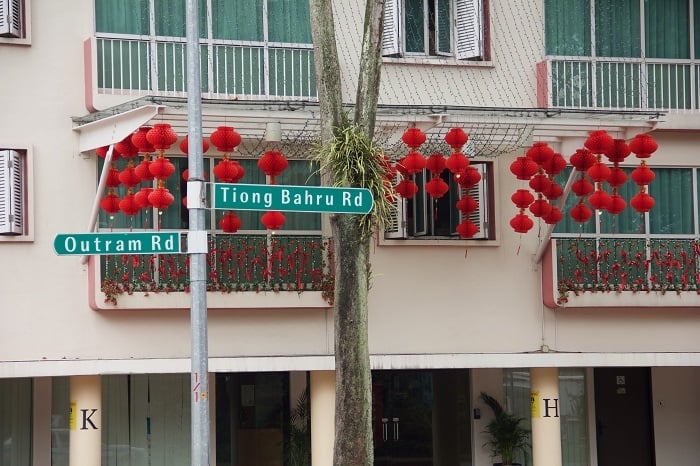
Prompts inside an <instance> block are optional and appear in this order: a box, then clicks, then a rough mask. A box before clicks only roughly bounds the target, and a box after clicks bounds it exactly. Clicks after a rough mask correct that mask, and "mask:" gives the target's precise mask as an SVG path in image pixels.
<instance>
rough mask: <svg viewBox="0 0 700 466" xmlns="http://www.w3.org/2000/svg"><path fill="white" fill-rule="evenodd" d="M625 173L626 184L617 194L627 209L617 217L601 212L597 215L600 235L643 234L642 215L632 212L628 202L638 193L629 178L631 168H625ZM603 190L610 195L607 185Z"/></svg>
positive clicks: (643, 223) (618, 189)
mask: <svg viewBox="0 0 700 466" xmlns="http://www.w3.org/2000/svg"><path fill="white" fill-rule="evenodd" d="M625 173H627V182H626V183H625V184H623V185H622V186H620V187H619V188H617V192H618V194H619V195H620V196H622V198H623V199H624V200H625V202H627V207H625V210H623V211H622V212H620V213H619V214H617V215H611V214H609V213H607V212H605V211H601V212H600V213H599V215H598V217H599V221H600V232H601V233H612V234H614V233H624V234H643V233H644V232H645V219H644V215H643V214H640V213H639V212H637V211H636V210H634V209H633V208H632V206H631V205H630V200H631V199H632V198H633V197H634V196H635V195H636V194H637V192H638V191H639V188H637V185H636V184H634V182H633V181H632V178H631V176H630V173H632V168H626V169H625ZM604 189H605V190H606V191H607V192H608V194H612V191H611V190H610V187H609V186H608V185H607V184H604Z"/></svg>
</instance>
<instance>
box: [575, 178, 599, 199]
mask: <svg viewBox="0 0 700 466" xmlns="http://www.w3.org/2000/svg"><path fill="white" fill-rule="evenodd" d="M593 189H594V188H593V185H592V184H591V182H590V181H588V180H587V179H586V178H579V179H578V180H576V181H574V182H573V184H572V185H571V191H572V192H573V193H574V194H576V195H577V196H578V197H583V196H588V195H589V194H591V193H592V192H593Z"/></svg>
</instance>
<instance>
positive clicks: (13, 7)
mask: <svg viewBox="0 0 700 466" xmlns="http://www.w3.org/2000/svg"><path fill="white" fill-rule="evenodd" d="M21 13H22V0H0V37H17V38H19V37H22V16H21Z"/></svg>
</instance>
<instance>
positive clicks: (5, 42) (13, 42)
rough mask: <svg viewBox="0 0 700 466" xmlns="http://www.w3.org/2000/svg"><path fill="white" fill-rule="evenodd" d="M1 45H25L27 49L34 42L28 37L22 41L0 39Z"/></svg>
mask: <svg viewBox="0 0 700 466" xmlns="http://www.w3.org/2000/svg"><path fill="white" fill-rule="evenodd" d="M0 45H23V46H25V47H26V46H29V45H32V40H31V38H28V37H23V38H21V39H19V38H14V37H0Z"/></svg>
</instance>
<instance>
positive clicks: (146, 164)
mask: <svg viewBox="0 0 700 466" xmlns="http://www.w3.org/2000/svg"><path fill="white" fill-rule="evenodd" d="M151 163H153V162H151V161H150V160H149V159H147V158H144V159H143V160H142V161H141V163H139V164H138V165H137V166H136V167H135V168H134V172H135V173H136V176H138V177H139V178H140V179H141V181H151V180H152V179H153V178H154V177H153V175H152V174H151V169H150V167H151Z"/></svg>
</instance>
